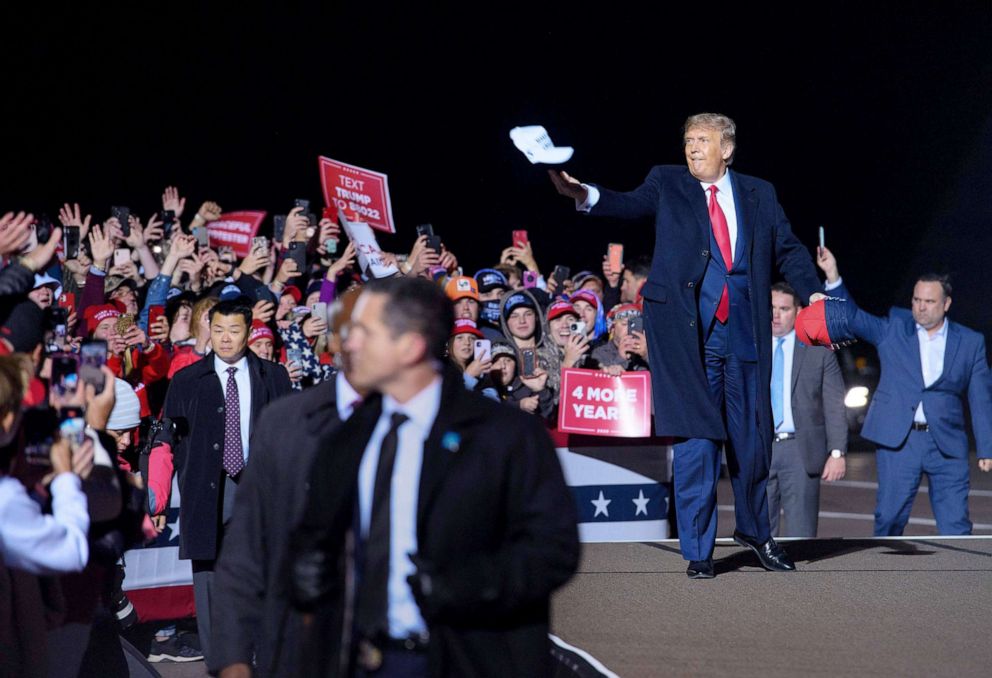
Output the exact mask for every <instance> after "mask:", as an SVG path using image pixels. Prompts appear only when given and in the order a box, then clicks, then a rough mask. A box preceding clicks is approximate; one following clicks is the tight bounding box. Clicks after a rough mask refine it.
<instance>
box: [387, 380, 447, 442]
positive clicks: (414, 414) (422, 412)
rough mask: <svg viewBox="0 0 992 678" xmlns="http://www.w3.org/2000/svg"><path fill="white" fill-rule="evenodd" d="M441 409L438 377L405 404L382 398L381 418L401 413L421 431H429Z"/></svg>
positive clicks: (389, 398)
mask: <svg viewBox="0 0 992 678" xmlns="http://www.w3.org/2000/svg"><path fill="white" fill-rule="evenodd" d="M439 409H441V375H438V376H436V377H435V378H434V380H433V381H432V382H431V383H430V384H428V385H427V386H426V387H425V388H424V389H422V390H421V391H420V393H418V394H417V395H415V396H413V397H412V398H410V399H409V400H408V401H406V402H405V403H399V402H397V401H396V399H394V398H393V397H392V396H388V395H384V396H383V397H382V416H387V415H391V414H393V413H394V412H402V413H403V414H405V415H406V416H408V417H409V418H410V421H412V422H413V423H414V425H416V426H417V428H419V429H421V430H422V431H430V430H431V427H432V426H433V425H434V420H435V419H437V413H438V410H439Z"/></svg>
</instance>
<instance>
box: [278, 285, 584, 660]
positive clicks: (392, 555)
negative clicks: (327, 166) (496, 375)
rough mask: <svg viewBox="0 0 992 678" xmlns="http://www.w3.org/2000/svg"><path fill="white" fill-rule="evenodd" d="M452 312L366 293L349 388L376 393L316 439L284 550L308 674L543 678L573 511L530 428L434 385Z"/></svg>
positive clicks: (407, 291) (356, 319) (548, 450)
mask: <svg viewBox="0 0 992 678" xmlns="http://www.w3.org/2000/svg"><path fill="white" fill-rule="evenodd" d="M452 321H453V319H452V310H451V304H450V303H449V302H448V301H447V299H446V298H445V296H444V294H443V293H442V292H441V290H440V289H439V288H438V287H437V286H435V285H433V284H431V283H430V282H428V281H426V280H422V279H408V278H391V279H386V280H377V281H373V282H372V283H370V284H369V285H368V286H367V287H366V288H365V291H363V293H362V295H361V297H360V298H359V301H358V304H357V305H356V307H355V312H354V314H353V321H352V325H351V327H350V329H349V334H348V339H347V341H346V342H345V352H346V354H347V355H348V358H349V363H348V364H349V371H348V378H349V379H350V380H351V381H352V383H353V384H355V386H356V387H358V388H362V389H369V390H373V391H378V392H379V393H381V394H382V395H381V396H379V395H373V396H370V397H369V398H367V399H366V400H365V402H364V403H363V404H362V406H361V407H360V408H359V409H358V410H357V411H356V412H355V414H354V415H353V416H352V417H351V419H349V420H348V421H347V422H346V423H345V424H344V426H342V428H341V430H340V431H339V433H338V434H337V435H335V436H333V437H332V438H330V439H329V440H328V441H327V443H326V444H327V445H329V446H331V447H332V449H334V450H335V453H334V454H328V455H322V456H319V457H318V458H317V460H316V462H315V464H314V467H313V470H312V476H311V481H310V493H309V497H308V510H307V511H306V512H305V514H304V518H303V521H302V523H301V524H300V526H299V527H298V529H297V530H296V531H295V532H294V534H293V537H292V539H291V544H292V546H291V549H292V556H291V557H292V559H293V591H294V595H295V598H296V601H297V604H298V605H299V606H300V607H301V608H302V609H303V610H305V611H306V612H307V615H306V617H305V628H306V633H307V638H306V640H305V645H306V655H305V664H304V672H305V674H306V675H342V676H344V675H358V676H363V675H375V676H404V677H406V676H546V675H550V673H551V668H552V663H551V654H550V645H549V640H548V611H549V597H550V595H551V592H552V591H554V590H555V589H556V588H558V587H559V586H561V585H562V584H563V583H565V582H566V581H567V580H568V579H569V577H570V576H571V575H572V573H573V572H574V571H575V568H576V567H577V564H578V556H579V545H578V532H577V528H576V511H575V502H574V499H573V498H572V496H571V493H570V492H569V490H568V488H567V487H566V485H565V481H564V478H563V475H562V472H561V468H560V466H559V464H558V459H557V457H556V455H555V451H554V448H553V446H552V443H551V441H550V439H549V437H548V435H547V432H546V431H545V430H544V429H543V427H542V425H541V423H540V421H539V420H538V419H537V418H535V417H531V416H529V415H527V414H525V413H522V412H520V411H519V410H516V409H514V408H510V407H507V406H505V405H502V404H499V403H495V402H492V401H490V400H487V399H486V398H483V397H481V396H478V395H476V394H474V393H471V392H468V391H466V390H465V388H464V385H463V381H462V379H461V377H460V375H458V374H455V373H453V372H445V373H443V374H442V373H441V372H440V370H441V369H442V368H441V367H440V365H441V358H442V356H443V351H444V345H445V342H446V339H447V335H448V331H449V328H450V327H451V324H452Z"/></svg>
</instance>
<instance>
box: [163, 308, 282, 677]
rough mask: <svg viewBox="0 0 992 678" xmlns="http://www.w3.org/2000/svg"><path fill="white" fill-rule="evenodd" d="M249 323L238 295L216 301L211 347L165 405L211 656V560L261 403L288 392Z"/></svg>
mask: <svg viewBox="0 0 992 678" xmlns="http://www.w3.org/2000/svg"><path fill="white" fill-rule="evenodd" d="M250 326H251V307H250V306H247V305H246V304H244V303H242V302H241V301H240V300H238V299H233V300H228V301H222V302H220V303H218V304H217V305H216V306H214V307H213V308H212V309H211V310H210V344H211V347H212V353H209V354H207V356H206V357H204V358H203V359H202V360H200V361H198V362H196V363H194V364H192V365H190V366H189V367H186V368H184V369H182V370H180V371H179V372H177V373H176V374H175V376H174V377H173V379H172V383H171V384H169V390H168V392H167V393H166V396H165V405H164V407H163V409H162V412H163V415H162V416H163V417H168V418H170V419H172V420H173V421H175V422H177V426H178V428H179V429H181V430H184V431H185V432H186V435H184V436H182V437H180V438H178V440H173V441H172V443H171V447H172V453H173V458H174V467H175V469H176V471H177V473H178V474H179V492H180V495H181V497H182V500H181V506H180V512H179V557H180V558H183V559H190V560H192V561H193V595H194V597H195V599H196V621H197V629H198V631H199V636H200V644H201V646H202V649H203V654H204V656H206V657H207V658H208V660H209V658H210V631H211V628H210V617H211V601H210V597H211V588H212V586H213V579H214V566H215V563H216V559H217V556H218V554H219V553H220V551H221V544H222V541H223V538H224V532H225V530H226V528H227V525H228V523H229V522H230V520H231V515H232V510H233V507H234V500H235V496H236V494H237V489H238V483H239V481H240V479H241V475H242V471H243V470H244V467H245V464H246V463H247V461H248V440H249V437H250V436H251V434H252V429H253V428H254V423H255V422H256V421H257V420H258V416H259V414H260V413H261V411H262V408H263V407H264V406H265V405H267V404H268V403H270V402H272V401H273V400H275V399H277V398H279V397H281V396H283V395H286V394H288V393H289V392H290V391H291V386H290V382H289V375H288V374H287V373H286V370H285V369H284V368H283V367H282V366H281V365H278V364H276V363H272V362H269V361H267V360H262V359H260V358H258V357H257V356H256V355H255V354H254V353H252V352H250V351H248V350H247V346H248V328H249V327H250Z"/></svg>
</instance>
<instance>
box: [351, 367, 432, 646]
mask: <svg viewBox="0 0 992 678" xmlns="http://www.w3.org/2000/svg"><path fill="white" fill-rule="evenodd" d="M440 407H441V378H440V377H437V378H435V379H434V381H433V382H431V384H430V385H429V386H427V387H426V388H425V389H423V390H422V391H421V392H420V393H418V394H417V395H415V396H414V397H413V398H411V399H410V400H408V401H407V402H405V403H399V402H397V401H396V400H394V399H393V398H391V397H389V396H383V399H382V415H380V417H379V422H378V423H377V424H376V427H375V430H374V431H373V432H372V437H371V438H369V442H368V444H367V445H366V446H365V454H364V455H363V456H362V463H361V466H359V469H358V508H359V512H360V518H361V527H362V535H363V537H366V536H368V533H369V523H370V522H371V521H372V494H373V490H374V487H375V474H376V469H377V468H378V467H379V448H380V447H381V446H382V439H383V438H385V437H386V433H387V432H388V431H389V427H390V417H392V415H393V413H394V412H400V413H402V414H405V415H406V416H407V417H409V420H408V421H406V422H404V424H403V425H402V426H400V428H399V432H398V444H397V447H396V462H395V465H394V466H393V478H392V482H391V484H390V504H389V591H388V601H389V607H388V610H387V613H386V617H387V619H388V621H389V635H390V636H391V637H393V638H407V637H409V636H411V635H423V634H425V633H426V632H427V624H426V623H425V622H424V618H423V617H422V616H421V614H420V608H419V607H417V602H416V601H415V600H414V598H413V593H411V591H410V585H409V584H407V581H406V578H407V577H408V576H410V575H411V574H413V573H414V571H415V569H416V568H415V567H414V565H413V563H412V562H410V559H409V557H408V554H410V553H416V552H417V501H418V496H419V490H420V468H421V464H422V462H423V458H424V441H425V440H426V439H427V436H428V435H429V434H430V431H431V428H432V427H433V426H434V420H435V419H436V418H437V413H438V410H439V409H440Z"/></svg>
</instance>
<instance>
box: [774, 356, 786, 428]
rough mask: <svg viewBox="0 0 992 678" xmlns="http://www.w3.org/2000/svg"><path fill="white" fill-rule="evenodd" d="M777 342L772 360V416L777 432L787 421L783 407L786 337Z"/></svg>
mask: <svg viewBox="0 0 992 678" xmlns="http://www.w3.org/2000/svg"><path fill="white" fill-rule="evenodd" d="M776 341H777V343H776V344H775V356H774V358H773V359H772V416H773V417H774V419H775V430H776V431H777V430H778V427H779V426H781V425H782V421H783V420H784V419H785V408H784V407H783V405H782V392H783V391H784V390H785V350H783V348H782V344H783V343H784V342H785V337H779V338H778V339H777V340H776Z"/></svg>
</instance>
